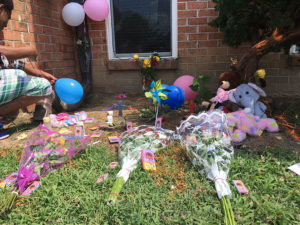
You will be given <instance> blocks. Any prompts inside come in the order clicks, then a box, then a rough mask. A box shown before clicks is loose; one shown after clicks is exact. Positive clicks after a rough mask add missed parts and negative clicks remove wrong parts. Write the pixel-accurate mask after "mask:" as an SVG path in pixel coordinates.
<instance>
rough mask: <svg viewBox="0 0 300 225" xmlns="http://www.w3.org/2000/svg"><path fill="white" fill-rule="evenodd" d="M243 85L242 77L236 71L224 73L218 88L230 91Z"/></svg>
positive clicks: (220, 77) (221, 75)
mask: <svg viewBox="0 0 300 225" xmlns="http://www.w3.org/2000/svg"><path fill="white" fill-rule="evenodd" d="M241 83H242V81H241V76H240V74H239V73H238V72H236V71H231V72H224V73H221V74H220V76H219V81H218V87H221V88H222V89H224V90H226V91H229V90H232V89H235V88H236V87H237V86H239V85H240V84H241Z"/></svg>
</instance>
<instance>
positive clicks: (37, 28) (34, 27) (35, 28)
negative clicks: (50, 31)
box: [28, 24, 43, 33]
mask: <svg viewBox="0 0 300 225" xmlns="http://www.w3.org/2000/svg"><path fill="white" fill-rule="evenodd" d="M28 25H29V32H30V33H34V32H35V33H42V32H43V26H40V25H33V24H28Z"/></svg>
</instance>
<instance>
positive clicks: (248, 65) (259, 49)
mask: <svg viewBox="0 0 300 225" xmlns="http://www.w3.org/2000/svg"><path fill="white" fill-rule="evenodd" d="M296 40H300V28H298V29H295V30H292V31H290V32H286V33H284V34H280V33H279V31H278V29H277V28H276V29H275V30H274V32H273V34H272V36H271V37H269V38H266V39H265V40H263V41H260V42H259V43H257V44H255V45H254V46H253V47H252V48H250V49H249V51H248V52H246V53H245V54H244V55H243V56H242V57H241V59H240V60H239V61H238V63H237V64H235V65H233V66H232V69H233V70H235V71H237V72H239V73H240V74H241V76H242V82H243V83H247V82H249V81H252V80H253V75H254V73H255V71H256V70H257V68H258V64H259V60H260V59H261V58H262V57H263V56H264V55H266V54H267V53H269V52H271V51H272V50H273V49H274V47H276V46H279V45H282V44H286V43H295V41H296Z"/></svg>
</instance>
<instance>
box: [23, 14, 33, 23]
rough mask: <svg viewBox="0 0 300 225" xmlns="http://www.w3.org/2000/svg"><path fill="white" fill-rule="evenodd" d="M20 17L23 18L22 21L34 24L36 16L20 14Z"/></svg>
mask: <svg viewBox="0 0 300 225" xmlns="http://www.w3.org/2000/svg"><path fill="white" fill-rule="evenodd" d="M20 16H21V21H26V22H28V23H32V22H33V18H34V16H33V15H31V14H20Z"/></svg>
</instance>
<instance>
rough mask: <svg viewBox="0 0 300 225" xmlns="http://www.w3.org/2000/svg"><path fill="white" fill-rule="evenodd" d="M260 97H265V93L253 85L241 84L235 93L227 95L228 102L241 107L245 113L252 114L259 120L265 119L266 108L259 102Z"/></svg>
mask: <svg viewBox="0 0 300 225" xmlns="http://www.w3.org/2000/svg"><path fill="white" fill-rule="evenodd" d="M260 96H263V97H266V93H265V92H264V91H263V90H262V89H261V88H260V87H258V86H257V85H255V84H253V83H248V84H241V85H239V86H238V87H237V88H236V89H235V91H233V92H230V93H229V96H228V97H229V100H230V101H232V102H234V103H237V104H238V105H239V106H240V107H243V108H244V110H245V112H247V113H251V114H254V115H255V116H258V117H259V118H267V115H266V114H265V111H266V109H267V107H266V106H265V105H264V104H263V103H262V102H259V101H258V99H259V97H260Z"/></svg>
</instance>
